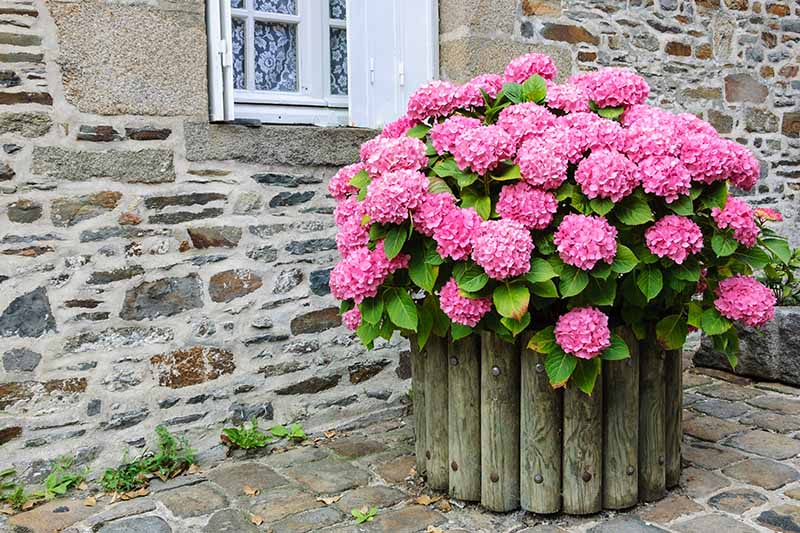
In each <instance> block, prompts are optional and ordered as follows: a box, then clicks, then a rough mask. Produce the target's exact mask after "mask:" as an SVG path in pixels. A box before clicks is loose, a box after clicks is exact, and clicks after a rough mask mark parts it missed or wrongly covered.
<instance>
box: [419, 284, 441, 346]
mask: <svg viewBox="0 0 800 533" xmlns="http://www.w3.org/2000/svg"><path fill="white" fill-rule="evenodd" d="M432 305H433V306H435V305H436V303H435V300H434V299H433V298H432V297H431V296H428V297H426V298H425V300H424V301H423V302H422V306H421V307H420V309H419V327H418V328H417V346H419V349H420V350H422V349H423V348H425V345H426V344H427V343H428V339H429V338H430V336H431V332H432V331H433V321H434V318H435V316H436V311H437V309H436V308H433V309H432V308H431V306H432Z"/></svg>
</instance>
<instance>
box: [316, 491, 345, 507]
mask: <svg viewBox="0 0 800 533" xmlns="http://www.w3.org/2000/svg"><path fill="white" fill-rule="evenodd" d="M341 499H342V495H341V494H339V495H338V496H331V497H330V498H324V497H322V496H320V497H319V498H317V501H318V502H322V503H324V504H325V505H330V504H332V503H336V502H338V501H339V500H341Z"/></svg>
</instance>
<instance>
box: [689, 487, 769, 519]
mask: <svg viewBox="0 0 800 533" xmlns="http://www.w3.org/2000/svg"><path fill="white" fill-rule="evenodd" d="M765 503H767V498H766V497H765V496H764V495H762V494H761V493H759V492H756V491H755V490H752V489H733V490H726V491H725V492H720V493H719V494H717V495H715V496H712V497H711V498H710V499H709V500H708V504H709V505H710V506H711V507H713V508H715V509H719V510H720V511H725V512H728V513H733V514H737V515H742V514H744V513H746V512H747V511H749V510H750V509H752V508H753V507H758V506H760V505H763V504H765ZM698 510H699V509H698Z"/></svg>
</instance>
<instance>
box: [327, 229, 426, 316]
mask: <svg viewBox="0 0 800 533" xmlns="http://www.w3.org/2000/svg"><path fill="white" fill-rule="evenodd" d="M409 260H410V257H409V256H408V255H405V254H400V255H398V256H397V257H395V258H394V259H392V260H389V259H388V258H387V257H386V253H385V252H384V251H383V241H381V242H379V243H378V244H377V246H375V249H374V250H370V249H369V248H360V249H358V250H353V251H352V252H351V253H350V254H349V255H347V256H346V257H344V258H343V259H342V260H341V261H339V263H337V264H336V266H335V267H333V270H332V271H331V275H330V282H329V284H328V285H329V286H330V288H331V294H333V296H334V297H335V298H336V299H338V300H353V301H354V302H355V303H357V304H359V303H361V302H362V301H363V300H364V298H372V297H374V296H375V295H376V294H378V287H380V285H381V283H383V282H384V280H386V277H387V276H388V275H389V274H391V273H393V272H395V271H396V270H398V269H400V268H407V267H408V262H409Z"/></svg>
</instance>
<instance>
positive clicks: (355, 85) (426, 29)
mask: <svg viewBox="0 0 800 533" xmlns="http://www.w3.org/2000/svg"><path fill="white" fill-rule="evenodd" d="M207 6H208V7H207V9H208V29H209V91H210V94H209V105H210V110H211V118H212V120H215V121H218V120H231V119H232V118H247V119H258V120H261V121H262V122H275V123H304V124H318V125H326V126H327V125H344V124H351V125H358V126H372V127H375V126H378V125H380V124H381V123H383V122H385V121H386V120H388V119H390V118H394V116H395V115H396V114H397V113H399V111H396V109H397V108H398V104H402V106H404V105H405V99H407V96H408V94H410V92H409V91H408V89H409V88H410V87H413V88H416V87H417V86H419V85H420V84H421V83H422V82H424V81H427V80H429V79H432V78H433V77H434V75H435V74H436V72H435V63H436V61H435V58H436V43H437V41H438V35H437V34H436V31H437V26H438V22H437V17H436V9H437V6H436V1H435V0H209V1H208V2H207ZM423 37H424V38H423ZM409 53H413V55H414V57H409V58H408V59H406V57H405V56H406V54H409ZM420 53H421V56H419V54H420ZM351 56H352V57H351ZM409 67H411V68H410V69H409ZM351 88H352V89H351ZM348 108H349V110H348ZM354 110H355V112H353V111H354ZM395 111H396V112H395Z"/></svg>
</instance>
